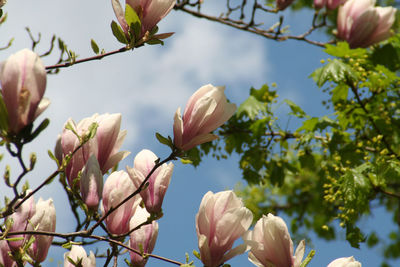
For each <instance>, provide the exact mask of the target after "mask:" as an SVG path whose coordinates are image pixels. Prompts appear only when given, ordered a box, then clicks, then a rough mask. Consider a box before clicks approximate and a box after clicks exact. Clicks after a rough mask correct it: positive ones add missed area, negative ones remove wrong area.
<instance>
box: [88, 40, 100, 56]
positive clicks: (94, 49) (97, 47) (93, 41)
mask: <svg viewBox="0 0 400 267" xmlns="http://www.w3.org/2000/svg"><path fill="white" fill-rule="evenodd" d="M90 46H91V47H92V50H93V52H94V53H95V54H96V55H98V54H99V52H100V49H99V46H98V45H97V43H96V41H95V40H93V39H90Z"/></svg>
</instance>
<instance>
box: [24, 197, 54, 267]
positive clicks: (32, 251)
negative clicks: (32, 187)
mask: <svg viewBox="0 0 400 267" xmlns="http://www.w3.org/2000/svg"><path fill="white" fill-rule="evenodd" d="M27 230H28V231H33V230H38V231H47V232H54V231H55V230H56V209H55V207H54V204H53V200H52V199H48V200H46V201H44V200H43V199H42V198H40V199H39V201H38V202H37V203H36V212H35V214H34V215H33V216H32V218H31V219H30V220H29V223H28V226H27ZM52 241H53V236H47V235H35V241H34V242H33V243H32V245H31V246H30V247H29V250H28V254H29V256H31V258H32V259H33V260H34V261H35V262H42V261H44V260H45V259H46V257H47V252H48V251H49V248H50V246H51V242H52Z"/></svg>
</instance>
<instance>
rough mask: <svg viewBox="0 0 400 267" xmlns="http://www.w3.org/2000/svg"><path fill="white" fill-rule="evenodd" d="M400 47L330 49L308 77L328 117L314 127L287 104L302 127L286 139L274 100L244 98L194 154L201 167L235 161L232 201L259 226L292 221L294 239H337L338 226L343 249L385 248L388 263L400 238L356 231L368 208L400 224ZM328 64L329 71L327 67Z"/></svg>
mask: <svg viewBox="0 0 400 267" xmlns="http://www.w3.org/2000/svg"><path fill="white" fill-rule="evenodd" d="M399 49H400V37H399V35H396V36H394V37H392V38H391V39H389V41H388V42H387V43H385V44H383V45H382V46H375V47H373V48H371V49H361V48H359V49H350V48H349V46H348V44H347V43H343V42H342V43H338V44H337V45H327V46H326V49H325V52H326V53H327V54H329V55H330V56H333V57H335V58H330V59H328V60H324V61H323V63H324V65H323V66H322V67H321V68H319V69H317V70H316V71H314V72H313V73H312V74H311V77H312V78H313V79H314V81H315V82H316V84H317V85H318V86H319V87H321V90H323V91H324V92H326V93H327V95H328V96H329V98H328V99H327V100H326V101H324V105H326V107H327V108H328V110H330V112H331V113H330V114H324V115H321V116H320V117H311V116H309V115H308V114H306V112H305V111H304V110H303V109H302V108H301V107H300V106H298V105H297V104H296V103H294V102H293V101H291V100H285V103H286V104H287V105H288V106H289V109H290V113H289V114H288V115H289V116H291V117H294V118H295V120H300V127H298V128H297V129H295V130H294V131H287V130H283V129H281V128H280V127H279V123H278V122H279V121H277V119H276V118H275V116H274V112H273V111H274V110H275V108H276V107H275V106H274V103H275V102H276V97H277V94H276V91H273V90H270V88H269V87H268V86H267V85H264V86H263V87H262V88H260V89H259V90H256V89H254V88H252V89H251V90H250V96H249V98H248V99H247V100H245V101H244V102H243V103H242V104H241V105H240V106H239V108H238V111H237V113H236V116H234V117H233V118H231V120H229V121H228V123H227V124H225V125H224V126H223V127H222V128H221V130H220V131H219V132H218V134H219V136H220V137H221V139H220V140H219V141H214V142H213V143H212V144H207V145H205V146H201V148H200V149H199V150H196V151H195V154H196V155H197V156H198V157H199V160H198V161H197V162H196V164H198V163H199V162H200V159H201V156H202V155H204V154H208V153H212V155H213V156H215V157H216V158H217V159H220V158H223V157H226V156H227V155H230V154H232V153H237V154H239V156H240V161H239V167H240V169H241V170H242V174H243V179H244V180H246V181H247V183H248V184H247V185H245V186H243V185H242V186H238V187H237V188H236V192H237V194H238V195H240V197H242V198H243V200H244V203H245V205H246V206H247V207H248V208H249V209H250V210H251V211H252V212H253V213H254V214H255V217H254V220H257V219H258V218H259V217H261V216H262V215H263V214H267V213H268V212H272V213H274V214H281V213H284V214H286V216H289V217H290V218H291V219H292V224H291V230H292V233H293V234H294V236H295V239H300V238H301V239H302V238H307V235H308V233H309V231H310V230H312V231H314V232H315V233H316V234H317V235H318V236H320V237H322V238H325V239H328V240H329V239H335V238H336V236H337V231H342V230H341V229H340V228H338V227H336V225H337V223H339V225H340V226H341V227H342V228H344V229H343V231H344V233H345V236H346V239H347V240H348V242H349V243H350V245H352V246H354V247H358V246H359V243H360V242H367V244H368V245H369V246H381V247H383V249H382V251H384V256H385V257H386V258H398V257H400V249H399V247H400V235H399V234H398V233H397V232H396V233H392V235H391V236H390V237H389V238H390V240H391V242H390V243H389V244H383V243H382V240H383V239H384V238H385V237H384V236H382V235H381V234H380V233H379V232H378V233H377V232H368V231H369V230H368V229H364V228H360V227H359V221H360V219H362V218H364V217H366V216H369V214H370V212H371V210H370V207H371V202H372V201H375V202H376V201H378V202H379V204H380V205H382V206H384V207H386V209H387V210H389V211H390V212H392V213H393V214H395V215H394V216H393V221H394V223H395V224H397V225H399V223H398V214H400V207H399V205H398V203H399V201H400V194H399V193H398V188H399V187H400V101H399V100H400V90H399V86H400V80H399V77H398V76H397V74H398V72H399V70H400V57H399V55H400V54H399V53H400V50H399ZM325 62H326V63H325Z"/></svg>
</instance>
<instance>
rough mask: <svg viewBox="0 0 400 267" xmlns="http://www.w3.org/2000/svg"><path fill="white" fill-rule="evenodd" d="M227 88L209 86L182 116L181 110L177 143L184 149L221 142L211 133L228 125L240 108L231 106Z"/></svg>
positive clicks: (197, 94) (176, 127)
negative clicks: (228, 100)
mask: <svg viewBox="0 0 400 267" xmlns="http://www.w3.org/2000/svg"><path fill="white" fill-rule="evenodd" d="M224 90H225V87H215V86H213V85H211V84H208V85H205V86H203V87H201V88H200V89H199V90H197V91H196V92H195V93H194V94H193V95H192V96H191V97H190V99H189V101H188V102H187V104H186V108H185V112H184V114H183V117H181V109H180V108H178V110H177V111H176V113H175V117H174V144H175V146H176V147H178V148H180V149H182V150H189V149H191V148H193V147H195V146H197V145H200V144H202V143H206V142H209V141H212V140H214V139H217V138H218V136H216V135H214V134H211V133H210V132H212V131H214V130H215V129H217V128H218V127H220V126H221V125H222V124H224V123H225V122H226V121H227V120H228V119H229V118H230V117H232V115H233V114H234V113H235V111H236V105H235V104H231V103H228V102H227V100H226V97H225V94H224Z"/></svg>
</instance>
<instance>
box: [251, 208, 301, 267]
mask: <svg viewBox="0 0 400 267" xmlns="http://www.w3.org/2000/svg"><path fill="white" fill-rule="evenodd" d="M244 239H245V240H247V241H248V242H251V243H252V245H251V249H250V252H249V260H250V261H251V262H252V263H254V264H255V265H256V266H258V267H270V266H274V267H292V266H293V267H299V266H300V264H301V260H302V259H303V256H304V250H305V244H304V240H303V241H301V242H300V244H299V246H298V247H297V249H296V253H295V256H293V242H292V239H291V238H290V234H289V231H288V228H287V226H286V223H285V222H284V221H283V220H282V218H280V217H278V216H274V215H272V214H268V215H267V216H265V215H263V217H262V218H260V219H259V220H258V221H257V223H256V225H255V226H254V230H253V231H251V232H249V233H247V234H246V235H245V237H244Z"/></svg>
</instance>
